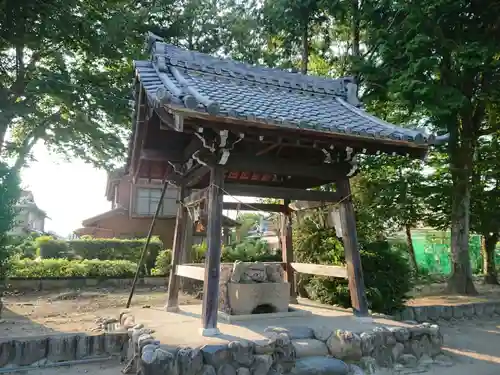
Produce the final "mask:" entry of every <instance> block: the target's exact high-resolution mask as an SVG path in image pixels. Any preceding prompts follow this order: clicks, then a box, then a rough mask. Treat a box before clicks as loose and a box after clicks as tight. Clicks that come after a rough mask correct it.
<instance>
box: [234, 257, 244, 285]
mask: <svg viewBox="0 0 500 375" xmlns="http://www.w3.org/2000/svg"><path fill="white" fill-rule="evenodd" d="M245 268H246V265H245V263H243V262H240V261H239V260H237V261H236V262H234V265H233V272H232V273H231V279H230V280H231V282H232V283H239V282H240V280H241V277H242V276H243V272H245Z"/></svg>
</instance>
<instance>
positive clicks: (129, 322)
mask: <svg viewBox="0 0 500 375" xmlns="http://www.w3.org/2000/svg"><path fill="white" fill-rule="evenodd" d="M120 322H121V325H122V326H123V327H124V328H125V329H129V328H134V326H135V325H136V324H135V318H134V316H133V315H124V318H123V320H121V321H120Z"/></svg>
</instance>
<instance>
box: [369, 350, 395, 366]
mask: <svg viewBox="0 0 500 375" xmlns="http://www.w3.org/2000/svg"><path fill="white" fill-rule="evenodd" d="M372 356H373V357H374V358H375V360H376V361H377V364H378V365H379V366H380V367H387V368H389V367H392V365H393V363H394V361H393V359H392V348H390V347H388V346H385V345H381V346H376V347H375V349H374V350H373V353H372Z"/></svg>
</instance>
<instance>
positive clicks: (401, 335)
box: [389, 327, 410, 343]
mask: <svg viewBox="0 0 500 375" xmlns="http://www.w3.org/2000/svg"><path fill="white" fill-rule="evenodd" d="M389 331H391V332H392V333H393V335H394V337H395V338H396V340H397V341H398V342H401V343H405V342H406V341H408V340H409V339H410V331H409V329H408V328H406V327H391V328H389Z"/></svg>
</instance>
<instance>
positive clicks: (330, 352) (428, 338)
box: [120, 311, 451, 375]
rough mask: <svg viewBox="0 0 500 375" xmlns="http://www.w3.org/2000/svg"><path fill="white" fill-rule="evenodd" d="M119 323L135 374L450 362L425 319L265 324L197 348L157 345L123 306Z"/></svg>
mask: <svg viewBox="0 0 500 375" xmlns="http://www.w3.org/2000/svg"><path fill="white" fill-rule="evenodd" d="M120 324H121V327H123V328H126V329H128V330H129V337H130V345H129V352H128V356H127V357H128V360H129V363H128V365H127V368H126V369H125V370H124V371H125V372H126V373H134V374H137V375H139V374H140V375H160V374H161V375H250V374H252V375H281V374H288V373H293V374H294V375H306V374H311V373H313V374H316V375H348V374H351V375H362V374H363V373H364V372H363V370H362V369H361V368H363V369H364V371H366V373H371V372H373V371H375V369H377V368H379V367H385V368H394V369H398V368H400V369H404V368H418V369H420V370H421V369H422V368H425V367H427V366H430V365H431V364H433V363H436V364H444V365H448V364H450V363H451V362H450V360H449V359H448V358H447V357H445V356H443V355H442V353H441V346H442V343H443V337H442V335H441V332H440V329H439V326H437V325H435V324H429V323H425V324H419V325H415V326H411V327H390V328H385V327H377V328H374V329H372V330H368V331H364V332H350V331H345V330H336V329H334V328H331V327H318V328H314V329H312V328H309V327H304V326H298V327H291V328H283V327H268V328H266V329H265V331H264V335H265V336H267V338H265V339H263V340H258V341H245V340H241V341H234V342H230V343H228V344H220V345H204V346H202V347H199V348H174V347H169V346H167V345H162V344H161V343H160V342H159V341H157V340H156V339H155V338H154V332H153V331H151V330H149V329H147V328H145V327H143V326H142V325H141V324H136V322H135V319H134V317H133V316H132V315H131V314H130V313H129V312H127V311H125V312H123V313H122V314H121V315H120ZM358 365H359V366H358ZM360 367H361V368H360Z"/></svg>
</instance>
